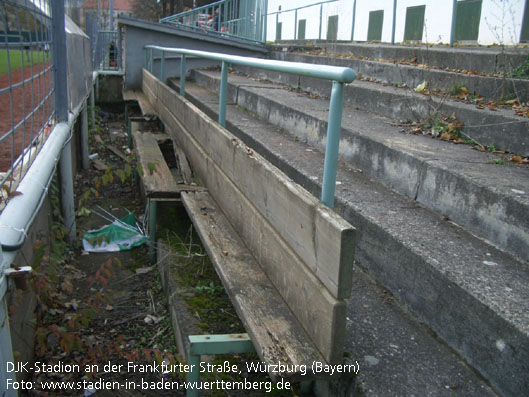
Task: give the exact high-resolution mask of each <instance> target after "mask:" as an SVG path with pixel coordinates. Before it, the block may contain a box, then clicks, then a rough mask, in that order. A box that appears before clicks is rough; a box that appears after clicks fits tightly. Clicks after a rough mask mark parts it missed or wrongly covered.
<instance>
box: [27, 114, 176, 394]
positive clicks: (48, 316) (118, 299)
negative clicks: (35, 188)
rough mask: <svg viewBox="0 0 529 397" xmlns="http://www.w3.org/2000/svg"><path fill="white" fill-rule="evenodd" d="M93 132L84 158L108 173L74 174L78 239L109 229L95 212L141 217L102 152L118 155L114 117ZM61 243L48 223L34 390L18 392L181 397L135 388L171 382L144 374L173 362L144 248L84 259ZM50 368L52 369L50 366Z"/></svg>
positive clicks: (134, 196) (131, 189)
mask: <svg viewBox="0 0 529 397" xmlns="http://www.w3.org/2000/svg"><path fill="white" fill-rule="evenodd" d="M101 125H102V129H101V130H100V132H99V133H98V134H97V135H98V136H99V138H97V140H96V139H94V135H92V136H91V152H97V153H98V154H99V159H100V160H102V162H104V163H105V164H106V165H107V166H108V167H109V168H107V171H98V170H95V169H94V168H91V169H89V170H83V171H81V172H80V174H78V175H77V177H76V181H75V194H76V204H77V203H78V202H79V200H81V206H79V208H80V209H81V210H80V211H79V212H78V214H79V215H82V216H78V217H77V228H78V230H79V234H80V235H82V234H83V233H84V232H85V231H87V230H90V229H94V228H99V227H101V226H104V225H107V224H109V223H110V221H108V220H106V219H103V218H102V217H101V216H99V215H97V214H96V213H99V214H102V215H104V216H105V217H106V218H108V219H110V220H112V219H113V217H117V218H120V217H123V216H124V215H126V214H127V213H128V212H129V211H130V212H133V213H134V214H135V215H136V217H137V218H138V219H140V220H141V218H142V216H143V211H144V205H143V203H142V202H141V199H140V196H139V190H138V189H137V187H136V185H135V182H134V178H133V176H132V175H128V176H127V177H125V178H124V180H122V179H121V178H120V175H121V176H123V175H122V174H121V173H120V172H119V170H124V169H125V167H126V165H127V164H128V163H127V162H126V161H124V160H123V159H122V158H120V157H118V156H116V155H115V154H114V153H113V152H111V151H109V150H108V149H107V148H106V145H107V144H109V143H112V145H114V147H118V148H120V150H125V147H126V144H127V138H126V136H125V135H124V131H125V128H124V124H123V117H122V115H113V114H106V115H105V117H104V119H103V122H102V124H101ZM109 169H110V171H108V170H109ZM105 175H107V176H108V175H112V176H110V177H105ZM86 192H89V194H87V193H86ZM52 201H53V199H52ZM79 208H78V209H79ZM61 235H62V234H61V232H60V227H59V226H57V225H55V226H54V227H53V228H52V238H53V240H54V241H52V249H51V252H49V253H47V252H44V251H43V253H42V259H41V260H40V261H39V263H37V264H36V266H35V268H36V272H35V273H36V276H35V278H34V280H33V283H34V286H35V288H36V290H37V296H38V308H37V310H38V312H37V317H38V319H37V330H36V342H35V344H36V346H35V365H33V373H32V374H31V378H30V381H31V382H33V386H34V387H33V389H34V390H31V391H26V392H24V393H22V394H23V395H36V396H46V395H50V396H51V395H60V396H62V395H74V396H89V395H92V393H93V395H94V396H140V395H154V394H156V395H172V396H175V395H176V396H178V395H183V393H181V392H178V391H174V390H169V391H164V390H155V391H149V390H141V389H145V388H144V387H143V388H142V387H141V384H142V382H143V383H144V385H145V382H147V383H149V384H154V383H153V382H159V381H161V380H168V381H174V380H179V375H178V373H174V374H163V373H162V372H161V371H156V370H150V369H153V368H156V367H153V368H150V369H147V368H148V367H147V365H148V364H150V365H151V366H152V365H153V364H161V363H162V362H166V363H178V360H179V358H178V357H177V354H176V353H177V352H176V347H175V343H174V338H173V333H172V328H171V323H170V317H169V314H168V312H167V306H166V305H167V300H166V297H165V295H164V292H163V289H162V285H161V282H160V279H159V275H158V271H157V269H156V267H154V266H151V264H150V263H149V261H148V248H147V247H146V246H143V247H139V248H135V249H133V250H131V251H122V252H113V253H87V252H85V251H83V249H82V248H81V246H80V245H79V244H77V246H76V247H75V249H73V250H72V251H70V250H68V249H67V247H66V246H65V245H64V243H63V242H62V241H61V240H60V237H61ZM79 240H80V239H79ZM78 243H79V241H78ZM37 249H38V247H37ZM42 249H43V250H44V248H42ZM37 363H40V365H39V364H37ZM129 363H131V364H129ZM57 364H59V365H60V366H61V367H59V366H56V367H50V366H51V365H57ZM133 365H136V367H133ZM120 366H121V367H120ZM142 366H143V367H142ZM141 369H146V370H145V371H144V372H141V371H140V370H141ZM45 382H75V383H69V384H66V383H63V384H62V386H61V387H64V389H63V390H61V391H58V390H55V391H53V390H50V388H52V386H51V384H50V383H48V384H45ZM98 382H99V383H98ZM102 382H107V383H106V385H107V387H106V388H107V390H100V389H102V388H103V389H104V388H105V386H104V384H103V383H102ZM111 382H118V383H119V386H118V384H117V383H111ZM57 385H58V384H57V383H56V384H55V387H56V388H57V387H59V386H57Z"/></svg>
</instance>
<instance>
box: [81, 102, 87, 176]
mask: <svg viewBox="0 0 529 397" xmlns="http://www.w3.org/2000/svg"><path fill="white" fill-rule="evenodd" d="M81 162H82V165H83V169H85V170H87V169H88V104H87V101H86V100H85V101H84V106H83V110H82V111H81Z"/></svg>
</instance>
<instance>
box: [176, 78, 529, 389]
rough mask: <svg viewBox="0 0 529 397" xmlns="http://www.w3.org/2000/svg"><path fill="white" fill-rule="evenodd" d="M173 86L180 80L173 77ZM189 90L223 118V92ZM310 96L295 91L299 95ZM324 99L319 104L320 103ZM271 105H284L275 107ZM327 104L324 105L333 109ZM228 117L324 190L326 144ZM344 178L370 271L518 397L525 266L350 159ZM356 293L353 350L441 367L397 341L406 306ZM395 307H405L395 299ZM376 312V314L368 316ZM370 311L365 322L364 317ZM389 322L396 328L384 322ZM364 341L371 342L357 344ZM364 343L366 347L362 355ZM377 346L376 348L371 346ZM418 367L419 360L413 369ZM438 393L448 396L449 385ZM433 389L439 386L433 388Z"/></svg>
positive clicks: (343, 208)
mask: <svg viewBox="0 0 529 397" xmlns="http://www.w3.org/2000/svg"><path fill="white" fill-rule="evenodd" d="M231 77H232V76H230V78H231ZM170 84H174V81H171V82H170ZM214 86H215V85H214V84H212V83H211V82H210V84H209V85H208V87H209V88H214ZM240 90H242V88H241V89H240ZM269 90H270V89H269ZM275 91H276V93H277V95H280V96H288V95H289V94H290V93H289V92H288V91H284V90H280V89H276V90H275ZM186 92H187V94H186V96H187V97H188V99H190V100H192V101H193V102H195V103H196V104H197V105H198V106H199V107H201V108H202V109H203V110H204V111H205V112H207V113H208V114H210V115H211V116H212V117H214V118H216V112H217V109H218V97H217V94H216V93H213V92H211V91H208V90H206V89H205V88H202V87H200V86H197V85H196V84H193V83H191V82H188V83H187V84H186ZM290 99H292V98H290ZM305 99H306V98H304V97H302V96H298V97H297V100H299V101H303V100H305ZM263 106H264V105H263ZM316 107H317V106H315V105H313V108H316ZM269 111H270V112H271V113H272V112H273V113H276V112H277V111H276V110H274V109H269ZM320 111H321V113H322V114H323V113H325V109H320ZM289 112H291V110H290V109H289V108H288V107H284V108H283V109H282V111H281V113H282V114H284V115H286V114H288V113H289ZM227 125H228V128H229V129H230V130H231V131H232V132H233V133H234V134H236V135H237V136H238V137H239V138H240V139H242V140H243V141H244V142H245V143H246V144H247V145H249V146H250V147H253V148H254V149H255V150H257V151H258V152H259V153H260V154H262V155H263V156H265V157H266V158H267V159H268V160H269V161H271V162H272V163H273V164H275V165H276V166H278V167H279V168H281V169H282V170H283V172H285V173H286V174H287V175H288V176H289V177H291V178H292V179H293V180H294V181H296V182H297V183H299V184H301V185H302V186H304V187H305V188H306V189H307V190H309V191H310V192H312V193H313V194H314V195H316V196H317V197H319V195H320V190H321V185H320V181H321V177H322V164H323V154H322V153H321V152H320V151H318V150H317V149H315V148H314V147H313V146H311V145H309V144H307V143H304V142H302V140H300V139H296V138H294V137H293V136H291V135H290V134H289V133H287V132H286V131H285V130H283V129H281V128H279V127H277V126H274V125H271V124H269V123H267V122H266V121H265V120H262V119H259V118H257V117H256V115H255V113H251V112H247V111H245V110H243V109H241V107H240V106H238V105H236V104H232V105H229V106H228V109H227ZM338 181H339V182H340V183H339V185H338V186H337V194H336V211H337V212H338V213H340V214H341V215H342V216H343V217H344V218H345V219H346V220H348V221H349V222H351V224H353V225H354V226H355V227H356V228H357V229H358V231H359V235H360V236H359V241H358V245H357V260H358V261H359V263H360V265H361V267H362V268H364V269H365V270H366V271H367V273H369V275H370V277H373V278H374V279H376V280H377V283H379V284H380V285H382V286H384V288H387V289H388V290H389V291H391V293H392V294H393V295H394V296H395V297H396V299H397V301H398V302H399V304H400V305H402V307H404V308H406V309H407V310H409V311H411V312H412V313H413V314H414V315H415V316H417V317H418V318H419V319H420V321H423V322H425V323H426V324H428V326H429V327H430V328H431V329H432V330H433V331H434V332H435V333H436V334H437V335H438V336H439V337H441V338H442V339H443V340H444V341H445V342H446V343H447V344H448V346H449V347H451V348H453V349H455V350H456V351H457V352H458V353H459V354H460V355H461V356H462V357H463V358H464V359H465V360H467V361H468V362H469V363H470V364H471V365H472V366H473V367H474V368H476V369H477V370H478V371H479V372H480V373H481V374H482V375H483V376H484V377H485V378H486V379H488V380H489V381H490V382H491V384H492V385H493V387H494V388H496V390H498V391H499V392H500V393H502V394H504V395H513V396H514V395H523V394H524V393H525V392H526V391H527V390H529V380H528V379H527V377H526V376H525V375H524V374H526V373H528V370H529V366H528V364H527V363H529V310H528V309H529V307H528V306H529V299H528V298H529V287H528V286H529V283H528V282H529V272H528V269H527V266H524V265H523V264H521V263H520V262H517V261H515V260H513V259H512V257H510V256H508V255H505V254H504V253H502V252H501V251H499V250H497V249H495V248H494V247H492V246H490V245H488V244H486V243H484V242H483V241H482V240H480V239H477V238H475V237H474V236H472V235H471V234H469V233H467V232H466V231H464V230H463V229H462V228H460V227H459V226H457V225H455V224H454V223H452V222H449V221H447V220H446V219H445V218H444V217H442V216H440V215H439V214H437V213H434V212H432V211H430V210H428V209H426V208H424V207H422V206H421V205H419V204H417V203H416V202H415V201H413V200H410V199H408V198H405V197H403V196H402V195H399V194H397V193H395V192H394V191H392V190H390V189H388V188H386V187H384V186H382V185H381V184H379V183H378V182H376V181H375V180H374V179H373V178H371V177H370V176H368V175H367V173H365V172H362V171H360V170H358V169H356V168H355V167H352V166H351V165H349V164H347V163H344V162H340V164H339V170H338ZM361 277H362V276H361V275H359V274H355V280H356V281H358V282H359V283H362V281H361V280H362V278H361ZM356 292H358V294H359V295H353V297H352V298H351V299H350V300H349V302H348V305H349V309H348V310H349V314H350V319H351V321H352V322H351V324H349V326H350V327H351V328H350V329H351V332H353V330H357V329H358V328H361V327H363V326H365V327H366V328H365V329H364V330H365V334H364V335H363V336H364V337H365V338H366V339H365V341H362V339H359V340H358V341H356V338H357V337H359V335H357V334H356V333H355V334H350V335H349V336H348V338H349V341H350V342H348V343H350V346H351V347H350V348H351V349H352V350H351V352H352V353H353V355H354V354H364V355H365V356H368V357H364V359H365V360H364V361H365V363H367V364H370V363H371V364H376V363H377V362H380V360H381V358H382V360H384V361H385V363H387V364H388V366H389V368H390V369H391V371H393V370H394V371H399V369H398V368H395V367H399V365H398V364H396V361H398V362H400V358H402V359H403V362H408V358H405V357H407V356H406V355H407V354H408V353H409V354H410V356H409V358H411V357H414V358H413V359H411V360H410V363H411V364H410V365H412V366H415V368H417V367H420V366H422V370H421V371H419V372H420V373H421V374H423V373H430V375H432V376H433V373H435V370H433V369H432V367H430V364H433V363H435V362H436V360H437V359H438V356H437V355H434V353H432V352H431V351H430V350H429V349H427V348H426V347H425V346H424V345H423V344H422V343H423V342H420V345H417V344H416V343H415V342H414V340H413V339H409V340H408V341H407V342H408V343H404V342H402V343H401V344H399V343H400V342H399V343H397V342H396V340H397V335H399V336H400V337H401V338H402V339H401V341H404V340H405V335H406V334H409V335H411V336H410V338H411V337H413V335H414V334H413V332H411V331H409V330H408V329H407V328H405V327H404V325H402V324H400V325H399V326H398V327H397V326H395V328H394V329H392V328H391V327H393V326H394V325H393V323H392V322H391V321H390V319H391V318H393V319H401V320H402V321H403V322H404V323H406V322H407V321H408V320H406V318H405V317H403V314H402V312H392V313H394V314H389V313H388V312H385V311H384V310H383V309H384V299H382V300H378V301H377V303H373V305H375V306H376V310H375V309H374V307H375V306H374V307H372V308H370V306H369V304H368V303H365V304H366V306H367V307H365V309H366V311H365V312H364V311H362V310H363V309H362V308H360V307H359V301H362V296H365V297H366V299H369V298H367V296H368V295H367V292H366V291H364V290H362V288H361V287H358V290H357V291H356ZM370 296H372V295H370ZM362 307H363V306H362ZM377 310H380V312H378V311H377ZM391 310H397V309H396V308H394V307H392V308H391ZM399 310H400V309H399ZM370 311H371V312H372V313H371V314H372V316H371V317H367V313H368V312H370ZM376 313H378V314H376ZM399 313H400V314H399ZM364 319H366V322H363V320H364ZM377 321H378V322H377ZM410 321H411V320H410ZM361 322H362V323H361ZM353 323H354V324H353ZM370 323H371V324H370ZM373 324H375V327H379V328H378V331H376V332H375V329H373V328H372V327H373ZM386 324H389V325H388V328H385V325H386ZM401 326H402V327H404V328H400V327H401ZM355 327H356V328H355ZM385 331H387V332H386V335H387V337H388V338H394V339H393V341H392V342H389V341H388V340H387V339H384V338H383V337H382V335H381V334H382V333H384V332H385ZM354 332H358V331H354ZM426 334H428V333H427V332H426V331H425V334H424V335H426ZM370 335H371V336H370ZM379 337H380V338H381V339H380V341H379V340H378V338H379ZM430 337H431V335H430ZM359 338H360V337H359ZM370 338H371V339H370ZM431 340H435V338H432V339H431ZM369 341H370V342H369ZM417 343H419V342H417ZM424 343H427V342H424ZM392 345H394V346H397V347H395V348H394V347H392ZM369 346H371V347H369ZM375 346H376V347H375ZM361 348H365V349H366V350H359V349H361ZM423 348H424V350H421V349H423ZM369 349H374V350H369ZM419 350H421V351H422V353H419ZM359 351H362V352H363V353H357V352H359ZM369 351H372V352H373V354H368V353H369ZM392 354H394V356H392ZM373 358H375V359H373ZM377 360H379V361H377ZM393 366H394V367H393ZM392 367H393V368H392ZM454 368H455V367H454ZM390 369H388V371H389V370H390ZM367 370H368V372H366V375H365V376H366V382H368V384H366V389H367V390H370V388H371V387H373V390H378V391H379V393H378V394H377V392H376V391H375V392H373V394H372V395H387V393H386V392H382V391H381V390H382V389H380V388H378V389H377V387H378V386H375V385H374V384H376V383H377V382H378V381H379V378H381V377H383V375H382V374H385V372H384V371H385V370H384V369H383V367H382V366H381V367H379V368H376V366H375V367H374V368H370V367H368V368H367ZM414 371H415V370H414V369H413V368H411V369H410V372H409V373H408V375H410V374H411V373H414ZM432 371H433V373H432ZM443 373H444V372H443ZM392 376H393V374H392V373H388V374H387V377H388V378H391V377H392ZM440 376H441V377H443V376H444V375H440ZM417 377H420V375H417ZM371 382H373V383H371ZM388 382H390V380H388ZM391 382H394V383H395V384H398V383H399V382H402V383H403V385H402V388H406V387H409V389H408V391H409V390H412V391H414V392H413V393H412V392H408V393H406V392H402V393H397V395H413V394H414V393H415V394H417V395H424V393H423V390H422V389H421V388H420V387H419V388H414V387H415V386H417V383H415V382H427V381H425V380H424V379H422V380H418V379H415V377H414V376H409V377H408V378H406V377H404V378H403V377H402V373H401V375H396V376H395V377H394V379H393V380H392V381H391ZM462 383H463V384H464V383H465V382H464V381H463V382H462ZM436 384H439V383H436ZM458 384H459V383H458ZM371 385H373V386H371ZM386 385H387V383H386ZM406 385H408V386H406ZM380 387H383V386H380ZM388 387H389V386H388ZM387 390H391V389H390V388H388V389H387ZM425 390H426V389H425ZM439 394H442V393H441V391H439ZM431 395H437V393H435V392H432V393H431ZM462 395H466V393H465V392H463V393H462Z"/></svg>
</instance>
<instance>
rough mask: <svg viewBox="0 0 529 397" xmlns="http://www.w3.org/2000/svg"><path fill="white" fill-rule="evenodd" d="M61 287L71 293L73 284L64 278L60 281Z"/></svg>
mask: <svg viewBox="0 0 529 397" xmlns="http://www.w3.org/2000/svg"><path fill="white" fill-rule="evenodd" d="M61 289H62V290H63V291H64V292H66V293H67V294H71V293H72V292H73V285H72V283H71V282H70V281H68V280H66V281H63V282H62V283H61Z"/></svg>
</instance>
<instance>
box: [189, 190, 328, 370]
mask: <svg viewBox="0 0 529 397" xmlns="http://www.w3.org/2000/svg"><path fill="white" fill-rule="evenodd" d="M182 201H183V203H184V206H185V207H186V209H187V211H188V214H189V216H190V218H191V220H192V221H193V225H194V226H195V228H196V230H197V231H198V234H199V235H200V238H201V240H202V242H203V244H204V246H205V247H206V250H207V251H208V255H209V256H210V258H211V261H212V263H213V265H214V266H215V270H216V271H217V273H218V275H219V277H220V279H221V280H222V283H223V285H224V287H225V289H226V291H227V293H228V295H229V296H230V299H231V301H232V303H233V305H234V307H235V309H236V311H237V313H238V315H239V316H240V318H241V319H242V321H243V323H244V326H245V328H246V330H247V331H248V333H249V335H250V337H251V339H252V342H253V344H254V347H255V349H256V351H257V352H258V354H259V357H260V358H261V360H263V361H264V362H266V363H271V364H278V363H282V364H285V365H287V366H289V367H288V369H289V371H287V372H284V373H274V372H270V373H269V375H270V376H271V377H272V378H273V379H276V378H277V377H278V376H281V377H286V378H291V379H292V380H302V372H301V371H302V368H303V367H301V366H302V365H303V366H305V367H306V368H307V370H308V372H309V373H310V372H311V368H312V364H313V363H314V362H323V357H322V356H321V354H320V353H319V352H318V351H317V350H316V349H314V347H312V346H311V345H309V344H307V343H306V341H307V340H308V336H307V334H306V332H305V331H304V330H303V329H302V327H301V326H300V324H299V323H298V322H297V321H296V320H295V316H294V314H293V313H292V312H291V310H290V309H289V308H288V306H287V305H286V303H285V302H284V301H283V300H282V299H281V298H280V297H279V295H278V294H277V292H276V291H275V288H274V287H273V286H272V285H271V283H270V280H269V279H268V277H267V276H266V274H265V273H264V272H263V270H262V269H261V267H260V266H259V264H258V263H257V261H256V260H255V258H254V257H253V256H252V254H251V253H250V252H249V251H248V248H246V246H245V244H244V242H243V241H242V240H241V239H240V237H239V236H238V234H237V233H236V231H235V230H234V229H233V226H232V225H231V224H230V222H229V221H228V219H226V217H225V216H224V215H223V213H222V210H221V209H220V208H219V207H218V205H217V204H216V203H215V201H214V200H213V198H212V197H211V195H210V194H209V193H207V192H195V193H182Z"/></svg>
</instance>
